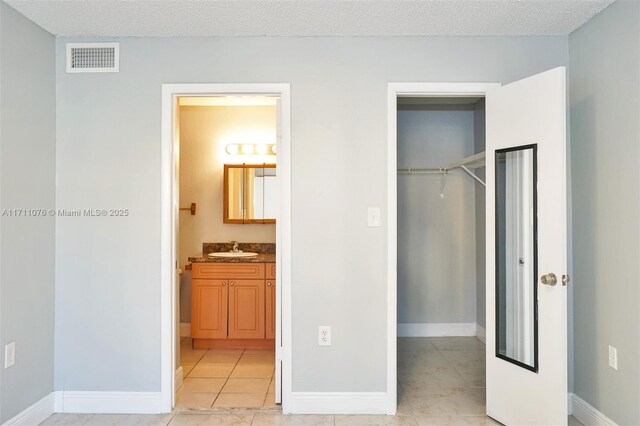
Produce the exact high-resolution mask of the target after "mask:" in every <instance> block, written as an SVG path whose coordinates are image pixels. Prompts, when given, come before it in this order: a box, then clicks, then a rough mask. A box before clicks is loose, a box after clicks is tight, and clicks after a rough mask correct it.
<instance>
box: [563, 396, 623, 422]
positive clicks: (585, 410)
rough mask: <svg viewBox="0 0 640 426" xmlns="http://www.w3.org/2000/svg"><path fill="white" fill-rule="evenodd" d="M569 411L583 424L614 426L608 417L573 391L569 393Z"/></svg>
mask: <svg viewBox="0 0 640 426" xmlns="http://www.w3.org/2000/svg"><path fill="white" fill-rule="evenodd" d="M569 400H570V401H571V402H570V408H569V413H571V415H573V417H575V418H576V419H578V421H579V422H580V423H582V424H584V425H585V426H616V423H615V422H614V421H613V420H611V419H610V418H609V417H607V416H605V415H604V414H602V413H601V412H600V411H598V410H596V409H595V408H594V407H593V406H592V405H591V404H589V403H588V402H587V401H585V400H584V399H582V398H580V397H579V396H578V395H576V394H574V393H570V394H569Z"/></svg>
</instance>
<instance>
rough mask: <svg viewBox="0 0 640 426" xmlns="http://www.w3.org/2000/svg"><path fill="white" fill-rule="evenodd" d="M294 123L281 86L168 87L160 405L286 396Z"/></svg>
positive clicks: (198, 405)
mask: <svg viewBox="0 0 640 426" xmlns="http://www.w3.org/2000/svg"><path fill="white" fill-rule="evenodd" d="M289 123H290V121H289V86H288V85H285V84H282V85H278V84H265V85H261V84H249V85H225V84H221V85H216V84H212V85H189V84H187V85H164V86H163V124H164V126H163V146H164V150H163V154H164V158H163V170H164V173H163V224H164V226H163V260H166V261H168V262H167V263H168V264H169V265H171V268H166V269H163V274H162V278H163V280H162V281H163V293H162V295H163V297H162V301H163V303H162V306H163V313H162V324H163V328H162V338H163V339H162V340H163V344H162V366H163V371H162V399H163V408H162V410H163V411H171V410H172V409H174V408H175V409H180V410H191V409H195V410H203V409H204V410H206V409H218V408H231V409H233V408H265V407H267V408H272V409H276V410H279V409H280V407H281V405H286V401H288V395H289V394H290V369H289V368H288V365H290V364H289V362H288V361H287V360H288V359H290V352H289V351H288V350H287V349H288V348H289V347H290V345H289V344H288V340H287V339H286V338H285V339H283V336H287V335H289V334H288V333H286V332H285V333H283V330H288V324H290V320H289V318H290V314H289V312H290V310H289V304H288V302H287V301H288V300H290V298H289V288H288V284H289V282H290V281H289V277H290V271H291V269H290V265H288V260H289V259H290V254H289V253H290V244H291V242H290V178H289V176H290V172H289V171H290V155H289V153H290V149H289V140H290V130H289ZM167 263H163V264H164V265H166V264H167ZM283 265H284V266H283ZM285 300H286V301H285Z"/></svg>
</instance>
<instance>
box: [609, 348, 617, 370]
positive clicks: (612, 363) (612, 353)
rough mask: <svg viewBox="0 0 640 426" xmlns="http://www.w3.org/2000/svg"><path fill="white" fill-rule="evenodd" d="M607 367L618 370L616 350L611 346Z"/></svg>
mask: <svg viewBox="0 0 640 426" xmlns="http://www.w3.org/2000/svg"><path fill="white" fill-rule="evenodd" d="M609 367H611V368H613V369H614V370H617V369H618V350H617V349H616V348H614V347H613V346H611V345H609Z"/></svg>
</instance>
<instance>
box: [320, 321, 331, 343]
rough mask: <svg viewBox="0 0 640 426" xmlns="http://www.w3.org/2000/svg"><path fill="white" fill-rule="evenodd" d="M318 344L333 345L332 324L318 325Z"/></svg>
mask: <svg viewBox="0 0 640 426" xmlns="http://www.w3.org/2000/svg"><path fill="white" fill-rule="evenodd" d="M318 345H319V346H331V326H330V325H321V326H319V327H318Z"/></svg>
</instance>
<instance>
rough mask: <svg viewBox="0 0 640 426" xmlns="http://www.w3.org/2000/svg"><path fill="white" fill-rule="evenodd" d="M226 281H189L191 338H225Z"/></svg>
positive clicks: (227, 288) (227, 289) (227, 290)
mask: <svg viewBox="0 0 640 426" xmlns="http://www.w3.org/2000/svg"><path fill="white" fill-rule="evenodd" d="M228 284H229V282H228V281H226V280H203V279H192V280H191V336H192V337H194V338H196V339H226V338H227V300H228V295H229V286H228Z"/></svg>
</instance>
